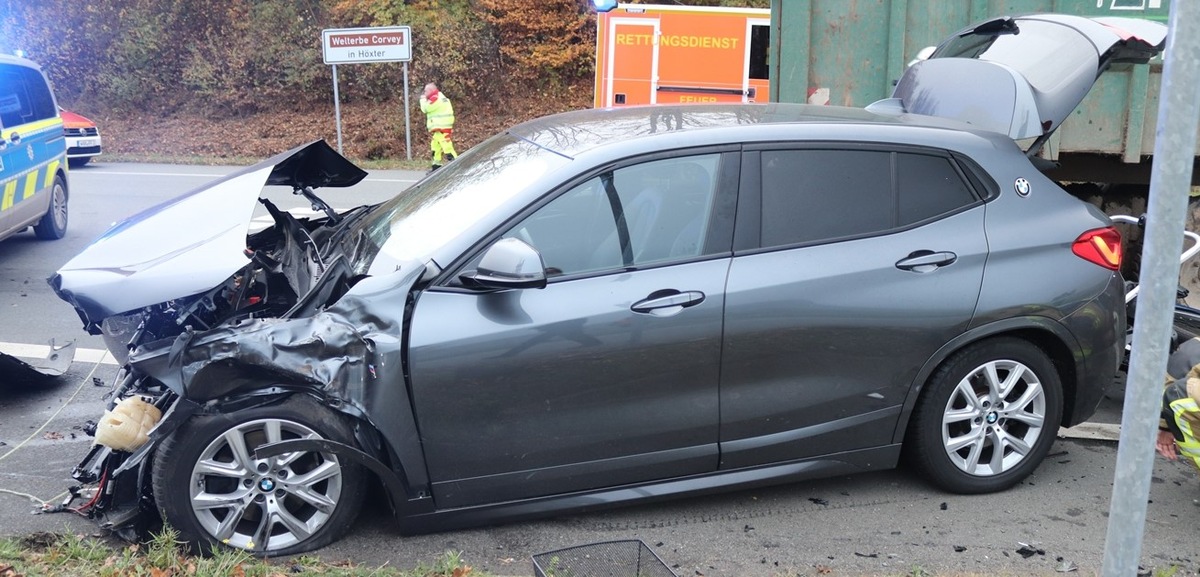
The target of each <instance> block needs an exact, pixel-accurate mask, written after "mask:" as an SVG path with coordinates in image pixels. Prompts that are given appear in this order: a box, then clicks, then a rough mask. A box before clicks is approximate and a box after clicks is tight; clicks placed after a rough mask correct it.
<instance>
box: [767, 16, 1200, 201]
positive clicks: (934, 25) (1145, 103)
mask: <svg viewBox="0 0 1200 577" xmlns="http://www.w3.org/2000/svg"><path fill="white" fill-rule="evenodd" d="M1177 1H1178V0H1177ZM1169 4H1170V1H1169V0H853V1H852V0H772V2H771V37H772V40H773V42H772V44H771V53H770V56H769V59H770V99H771V100H772V101H777V102H813V103H818V104H823V103H828V104H834V105H845V106H865V105H867V104H870V103H872V102H875V101H876V100H880V99H883V98H887V97H888V96H890V95H891V92H892V87H893V85H894V83H895V82H896V80H897V79H899V78H900V75H901V74H902V73H903V71H904V68H905V66H906V65H907V64H908V63H909V62H910V61H911V60H913V59H914V58H915V57H916V56H917V53H918V52H920V50H921V49H922V48H924V47H927V46H933V45H935V44H937V43H938V42H939V41H940V40H941V39H943V38H946V37H948V36H950V35H951V34H953V33H955V32H957V31H958V30H960V29H962V28H964V27H966V26H967V25H969V24H971V23H974V22H979V21H981V20H984V19H987V18H990V17H995V16H1003V15H1016V14H1024V13H1030V12H1057V13H1063V14H1074V15H1079V16H1121V17H1127V18H1144V19H1149V20H1156V21H1159V22H1162V23H1164V24H1165V23H1166V22H1167V14H1168V8H1169ZM1161 75H1162V62H1161V61H1151V62H1150V63H1149V64H1116V65H1113V66H1112V67H1111V68H1110V69H1109V70H1108V71H1107V72H1105V74H1104V75H1103V76H1102V77H1101V78H1100V80H1099V82H1097V83H1096V85H1095V87H1094V88H1093V89H1092V91H1091V93H1090V94H1089V95H1088V96H1087V98H1086V99H1085V100H1084V101H1083V102H1082V103H1081V104H1080V105H1079V107H1078V108H1077V109H1076V110H1075V112H1074V113H1073V114H1072V115H1071V117H1070V118H1069V119H1068V120H1067V121H1065V122H1064V123H1063V125H1062V127H1061V128H1060V129H1059V130H1058V131H1057V132H1055V133H1054V136H1053V137H1052V138H1051V139H1050V141H1049V142H1048V143H1047V145H1046V146H1045V147H1044V148H1043V150H1042V152H1041V155H1042V156H1044V157H1045V158H1048V159H1050V160H1054V161H1057V162H1058V163H1059V164H1060V166H1061V168H1059V169H1058V170H1055V171H1053V172H1052V173H1051V176H1053V177H1055V178H1058V179H1060V180H1064V181H1081V182H1095V183H1133V184H1145V183H1148V182H1149V176H1150V163H1149V162H1148V160H1149V157H1150V155H1151V154H1152V153H1153V150H1154V127H1155V121H1156V115H1157V113H1158V94H1159V84H1160V82H1159V80H1160V78H1161ZM1198 168H1200V167H1198ZM1196 172H1197V173H1200V170H1198V171H1196ZM1197 176H1200V175H1197ZM1194 178H1195V177H1194Z"/></svg>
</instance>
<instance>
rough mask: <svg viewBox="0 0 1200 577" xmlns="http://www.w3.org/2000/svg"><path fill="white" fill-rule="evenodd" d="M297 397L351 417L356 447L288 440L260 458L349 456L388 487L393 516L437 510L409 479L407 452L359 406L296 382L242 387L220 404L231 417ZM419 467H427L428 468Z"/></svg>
mask: <svg viewBox="0 0 1200 577" xmlns="http://www.w3.org/2000/svg"><path fill="white" fill-rule="evenodd" d="M297 395H304V396H307V397H309V398H311V399H312V400H314V401H315V402H317V403H318V404H320V405H321V406H323V407H325V408H327V409H329V410H331V411H335V412H337V413H338V414H340V415H342V416H343V417H344V418H346V419H347V420H348V421H349V425H350V426H351V428H352V429H353V431H354V441H355V445H356V446H349V445H344V444H342V443H337V442H334V441H321V442H313V443H310V444H311V446H307V447H306V446H304V445H305V443H306V442H305V441H289V442H287V443H286V444H285V443H278V444H276V445H277V446H278V447H281V448H276V449H271V450H266V451H263V450H260V451H259V453H260V454H262V455H263V456H270V455H277V454H282V453H287V452H290V451H295V450H315V451H330V452H333V453H335V454H337V455H338V456H339V457H345V458H347V459H349V460H351V461H352V462H355V463H357V464H359V465H362V466H363V468H365V469H366V470H367V472H368V473H369V475H370V476H371V477H373V478H374V479H375V480H376V481H378V482H379V483H380V484H381V485H382V486H383V488H384V490H385V492H386V494H387V497H388V499H389V501H390V505H391V507H392V511H393V513H395V514H396V515H397V516H405V515H410V514H416V513H424V512H428V511H431V510H432V499H430V498H429V497H428V491H425V490H423V489H422V487H421V486H420V485H419V481H420V480H417V481H418V482H414V480H413V479H410V478H409V475H408V471H410V470H412V469H413V468H410V467H406V460H405V459H404V458H402V457H401V455H402V454H404V452H403V451H400V450H397V448H396V447H393V446H392V444H391V443H390V442H389V440H388V438H387V435H385V434H384V432H383V431H382V430H381V429H380V428H379V427H378V426H377V425H376V424H375V423H374V422H373V421H372V420H371V418H370V416H369V415H368V414H367V412H366V411H364V410H363V409H362V408H360V407H359V406H358V405H357V404H355V403H351V402H347V401H346V400H345V399H343V398H341V397H339V396H336V395H331V394H329V393H328V392H327V391H325V390H323V389H319V388H316V387H313V386H311V385H298V384H294V383H271V384H264V385H263V386H258V387H247V386H242V387H240V388H238V389H237V390H236V391H235V392H233V393H230V394H229V395H227V396H225V397H222V398H221V399H220V400H219V401H217V402H218V404H219V405H220V406H221V411H222V412H227V411H237V410H241V409H246V408H253V407H260V406H267V405H275V404H279V403H282V402H284V401H286V400H287V399H289V398H291V397H293V396H297ZM418 465H423V463H419V464H418ZM415 469H416V470H417V471H422V470H423V467H421V466H417V467H415Z"/></svg>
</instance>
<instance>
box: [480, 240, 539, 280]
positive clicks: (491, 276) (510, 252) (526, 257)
mask: <svg viewBox="0 0 1200 577" xmlns="http://www.w3.org/2000/svg"><path fill="white" fill-rule="evenodd" d="M470 281H471V282H473V283H474V284H477V285H479V286H483V287H487V288H498V289H509V288H539V289H540V288H545V287H546V264H545V263H544V262H542V254H541V253H539V252H538V251H537V249H536V248H533V247H532V246H529V245H528V244H526V243H525V241H522V240H521V239H518V238H502V239H500V240H498V241H496V242H495V243H494V244H493V245H492V246H490V247H488V249H487V251H486V252H484V253H483V258H482V259H480V260H479V267H478V268H477V269H476V271H475V274H473V275H471V276H470Z"/></svg>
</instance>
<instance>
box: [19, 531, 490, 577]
mask: <svg viewBox="0 0 1200 577" xmlns="http://www.w3.org/2000/svg"><path fill="white" fill-rule="evenodd" d="M77 575H98V576H101V577H116V576H126V575H136V576H143V575H144V576H149V577H210V576H211V577H285V576H292V575H299V576H315V575H320V576H326V577H368V576H371V577H466V576H467V575H472V576H478V577H487V576H486V574H481V573H478V572H473V571H472V569H471V567H470V566H469V565H467V564H466V563H465V562H464V560H463V558H462V554H461V553H460V552H457V551H447V552H445V553H443V554H442V555H441V556H440V557H438V558H437V559H435V560H433V561H432V562H430V563H422V564H421V565H418V566H417V567H416V568H415V569H410V570H399V569H396V568H393V567H388V566H382V567H366V566H359V565H355V564H354V563H351V562H349V561H343V562H337V563H330V562H326V561H322V560H321V559H319V558H317V557H310V556H301V557H295V558H289V559H283V560H274V559H267V560H264V559H257V558H255V557H252V556H250V555H249V554H247V553H246V552H244V551H238V550H231V549H221V550H214V551H213V552H212V554H211V555H206V556H195V555H188V554H187V553H186V552H185V549H184V547H183V545H182V544H180V543H179V542H178V535H177V534H176V533H175V532H174V531H172V530H170V529H166V530H164V531H163V532H162V533H159V534H158V535H155V537H154V539H153V540H151V541H150V542H149V543H146V544H143V545H126V546H118V545H113V544H112V542H110V541H106V540H103V539H99V538H95V537H88V536H83V535H71V534H64V535H56V534H51V533H35V534H33V535H27V536H24V537H8V538H3V539H0V577H68V576H71V577H74V576H77Z"/></svg>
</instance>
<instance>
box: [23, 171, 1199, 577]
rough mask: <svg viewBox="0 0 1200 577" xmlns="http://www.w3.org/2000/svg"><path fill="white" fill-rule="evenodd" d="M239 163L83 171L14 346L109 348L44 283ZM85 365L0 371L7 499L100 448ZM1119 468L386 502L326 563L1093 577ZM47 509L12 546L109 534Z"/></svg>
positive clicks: (355, 192) (1191, 505)
mask: <svg viewBox="0 0 1200 577" xmlns="http://www.w3.org/2000/svg"><path fill="white" fill-rule="evenodd" d="M233 169H234V168H233V167H177V166H165V165H137V164H96V165H92V166H89V167H86V168H84V169H81V170H75V171H72V174H71V187H72V200H71V225H70V231H69V233H68V237H67V238H65V239H63V240H61V241H57V242H44V241H38V240H35V239H34V238H33V235H32V234H31V233H25V234H22V235H18V236H17V237H14V238H12V239H9V240H8V241H5V242H2V243H0V350H4V349H3V347H9V348H10V349H11V348H12V347H14V346H16V345H25V346H28V345H37V344H44V343H45V342H46V341H47V340H49V339H50V338H55V339H58V340H59V341H60V342H61V341H62V340H64V339H77V340H78V342H79V346H80V347H83V348H88V349H101V348H102V345H101V343H100V341H99V339H98V338H97V337H92V336H89V335H86V334H85V333H83V331H82V329H81V327H80V323H79V320H78V318H77V317H76V316H75V314H74V312H73V311H72V310H71V308H70V307H69V306H68V305H66V304H65V303H62V302H60V301H58V300H57V298H56V297H54V295H53V294H52V293H51V292H50V290H49V288H48V287H47V286H46V284H45V278H46V277H47V276H49V275H50V274H51V273H52V272H53V271H54V269H55V268H57V266H59V265H61V264H62V263H64V262H66V260H67V259H69V258H70V256H71V255H73V254H74V253H75V252H77V251H78V250H79V249H81V248H82V247H83V246H85V245H86V244H87V243H88V242H89V241H90V240H91V239H93V238H95V237H96V236H98V235H99V234H100V233H101V232H102V231H103V230H104V229H105V228H107V226H108V225H109V224H110V223H111V222H113V221H115V220H117V219H119V218H120V217H122V216H124V215H127V214H132V213H134V212H136V211H138V210H140V209H142V208H144V207H147V206H150V205H152V204H154V203H157V202H159V201H161V200H165V199H166V198H169V197H171V196H173V195H175V194H178V193H180V192H183V191H186V190H189V189H191V188H193V187H195V186H197V185H200V184H202V183H204V182H206V181H207V180H208V179H210V178H213V177H215V176H219V175H222V174H225V173H227V172H229V171H231V170H233ZM417 177H419V174H417V173H408V172H393V171H378V172H375V173H372V175H371V176H370V177H369V178H368V180H367V181H366V182H364V183H363V184H362V185H360V186H359V187H355V188H354V189H351V190H349V191H344V194H343V193H342V191H339V193H338V194H336V195H334V194H330V195H329V196H328V197H327V199H329V200H330V203H331V204H333V205H334V206H337V207H343V208H344V207H348V206H355V205H357V204H361V203H366V202H374V201H376V200H379V199H382V198H386V197H387V196H390V195H391V194H394V192H395V191H396V190H399V189H401V188H403V187H405V186H408V184H409V183H410V181H412V180H414V179H415V178H417ZM272 198H273V200H276V201H277V202H279V204H280V205H281V206H286V207H303V206H304V205H305V203H303V202H295V199H294V198H293V197H291V196H290V194H288V193H287V191H280V192H279V193H278V194H274V195H273V197H272ZM285 201H286V202H285ZM94 356H95V355H93V357H94ZM81 357H86V358H93V357H87V355H81ZM85 361H86V359H83V358H81V359H78V360H77V362H76V363H75V364H74V365H72V367H71V370H70V372H69V373H68V374H67V375H64V376H63V377H61V378H59V379H57V380H55V381H53V382H51V383H48V384H46V385H43V386H29V385H14V384H12V383H6V382H2V380H3V379H2V377H0V443H2V444H0V489H2V490H4V491H12V492H19V493H27V494H30V495H34V496H36V497H38V498H40V499H47V498H50V497H52V496H54V495H57V494H59V493H60V492H61V491H63V490H64V489H65V488H66V487H67V486H68V485H70V484H71V483H72V481H71V479H70V477H69V474H70V471H71V468H72V467H74V465H75V464H76V463H77V462H78V461H79V459H81V458H82V457H83V455H84V454H85V453H86V452H87V450H88V447H89V445H90V439H88V438H86V437H85V436H84V435H82V433H81V430H80V427H81V426H82V425H83V423H84V422H85V421H87V420H89V419H90V420H96V419H98V418H99V416H100V413H101V412H102V410H103V402H104V401H103V396H104V394H105V393H106V392H107V391H108V386H109V385H111V383H112V380H113V377H114V376H115V374H116V366H115V365H113V364H111V363H96V362H91V361H86V362H85ZM93 379H99V382H100V383H101V384H102V385H103V386H96V385H95V384H93ZM1119 385H1120V384H1119V383H1117V384H1114V387H1113V389H1112V391H1111V393H1110V398H1109V399H1107V400H1106V402H1105V404H1104V405H1103V407H1102V411H1101V412H1100V413H1099V414H1098V415H1097V417H1096V418H1095V419H1094V421H1096V422H1097V423H1101V424H1102V425H1103V424H1110V425H1111V424H1112V423H1116V422H1118V421H1119V418H1120V399H1121V387H1120V386H1119ZM56 413H57V414H56ZM48 420H49V422H48V425H47V426H46V427H45V429H41V430H39V427H41V426H42V425H43V423H46V422H47V421H48ZM1100 428H1101V430H1105V428H1104V427H1103V426H1102V427H1100ZM1107 430H1111V426H1109V427H1108V429H1107ZM30 435H32V438H31V440H29V442H27V443H24V444H23V445H22V443H23V442H24V440H25V439H26V438H27V437H30ZM18 446H19V449H18ZM14 449H16V450H15V451H14ZM1146 450H1152V448H1150V447H1147V448H1146ZM1115 461H1116V443H1115V442H1113V441H1104V440H1086V439H1077V438H1060V439H1059V440H1058V442H1057V443H1056V445H1055V446H1054V448H1053V449H1052V451H1051V456H1050V458H1048V459H1047V460H1046V462H1045V463H1044V464H1043V465H1042V466H1041V467H1040V468H1039V469H1038V470H1037V471H1036V472H1035V473H1034V475H1033V476H1032V477H1031V478H1030V479H1029V480H1027V481H1026V482H1025V483H1022V484H1021V485H1019V486H1017V487H1016V488H1014V489H1012V490H1010V491H1007V492H1004V493H1000V494H994V495H983V496H960V495H949V494H945V493H941V492H939V491H937V490H935V489H933V488H931V487H930V486H928V485H927V484H925V483H924V482H922V481H921V480H920V479H919V478H917V477H916V476H915V475H913V474H911V473H909V472H907V471H905V470H898V471H884V472H878V473H870V474H863V475H857V476H848V477H838V478H833V479H825V480H819V481H810V482H804V483H796V484H791V485H786V486H781V487H774V488H766V489H755V490H746V491H740V492H734V493H727V494H723V495H717V496H708V497H700V498H691V499H684V500H677V501H670V502H665V503H656V504H640V505H634V506H629V507H625V508H620V509H612V510H607V511H602V512H593V513H588V514H579V515H568V516H563V517H558V518H554V519H548V520H541V521H533V522H524V523H514V524H509V525H505V526H500V527H488V528H479V529H472V530H465V531H455V532H446V533H438V534H431V535H419V536H401V535H399V534H398V533H397V532H396V530H395V526H394V524H393V523H391V521H390V519H389V517H388V515H387V514H386V509H387V507H386V506H385V501H384V500H383V498H382V497H380V496H378V495H370V496H369V497H368V506H367V507H366V512H365V513H364V515H363V516H362V518H360V520H359V522H358V523H357V524H356V526H355V529H354V530H353V531H352V533H351V534H350V535H348V536H347V537H346V538H345V539H343V540H341V541H339V542H338V543H335V544H334V545H332V546H330V547H328V548H326V549H324V550H322V551H321V552H320V554H321V555H322V556H323V557H324V558H326V559H327V560H339V559H350V560H353V561H354V562H356V563H361V564H367V565H382V564H388V565H391V566H395V567H400V568H412V567H415V566H416V565H418V564H419V563H429V562H431V561H432V560H433V559H435V558H436V557H437V556H438V555H439V554H440V553H441V552H442V551H444V550H447V549H453V550H459V551H462V552H463V555H464V558H465V560H466V562H467V563H469V564H471V565H472V566H475V567H477V568H480V569H484V570H487V571H489V572H493V573H499V574H505V575H531V574H532V568H531V565H530V561H529V559H530V556H531V555H533V554H536V553H540V552H545V551H550V550H555V549H560V548H564V547H571V546H575V545H582V544H587V543H595V542H600V541H611V540H622V539H641V540H643V541H645V542H646V543H647V544H649V545H650V547H651V548H652V549H653V550H654V551H655V552H656V553H657V554H658V555H659V556H660V557H662V558H663V560H664V561H665V562H666V563H667V564H668V565H670V566H672V568H673V570H674V571H675V572H676V574H678V575H680V576H684V577H686V576H693V575H710V576H721V575H728V576H735V575H785V574H787V575H795V574H802V575H815V574H824V573H825V569H826V568H828V569H829V570H830V571H831V574H833V575H854V574H885V575H901V574H907V573H908V572H910V571H912V570H913V569H914V568H918V567H919V568H921V569H924V570H926V571H931V572H935V573H937V574H945V573H947V572H964V573H975V574H996V573H1004V574H1014V575H1026V574H1053V573H1055V572H1056V571H1055V570H1056V569H1066V568H1069V567H1070V566H1072V565H1073V566H1075V567H1077V568H1078V570H1079V572H1080V573H1081V574H1085V575H1086V574H1093V573H1098V572H1099V569H1100V566H1101V562H1102V557H1103V551H1104V541H1105V534H1106V531H1107V525H1108V517H1107V510H1108V503H1109V500H1110V498H1111V492H1112V478H1113V466H1114V463H1115ZM1197 499H1200V480H1198V476H1197V474H1196V471H1195V470H1194V469H1193V468H1191V467H1190V466H1189V465H1186V464H1184V463H1181V462H1174V463H1172V462H1167V461H1165V460H1162V459H1157V460H1156V463H1155V472H1154V482H1153V485H1152V489H1151V495H1150V503H1149V505H1148V507H1149V512H1148V520H1147V523H1146V525H1145V537H1144V547H1143V555H1142V559H1143V565H1144V566H1146V567H1147V568H1157V569H1166V568H1168V567H1171V566H1179V567H1180V568H1181V569H1182V570H1181V571H1179V572H1178V573H1177V574H1179V575H1184V574H1195V573H1196V572H1198V571H1200V553H1195V534H1196V532H1195V528H1196V526H1197V524H1198V523H1200V505H1197ZM35 510H36V509H35V507H34V506H33V505H32V504H31V502H30V501H29V500H28V499H26V498H23V497H19V496H16V495H13V494H11V493H0V534H2V535H13V534H25V533H29V532H32V531H73V532H81V533H94V532H96V528H95V526H94V525H93V524H92V523H91V522H90V521H88V520H86V519H84V518H82V517H79V516H76V515H74V514H71V513H59V514H49V515H34V514H32V513H33V512H34V511H35ZM1129 530H1137V528H1130V529H1129ZM1025 545H1027V547H1026V546H1025ZM1023 553H1025V554H1029V556H1028V557H1026V556H1025V555H1024V554H1023Z"/></svg>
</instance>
